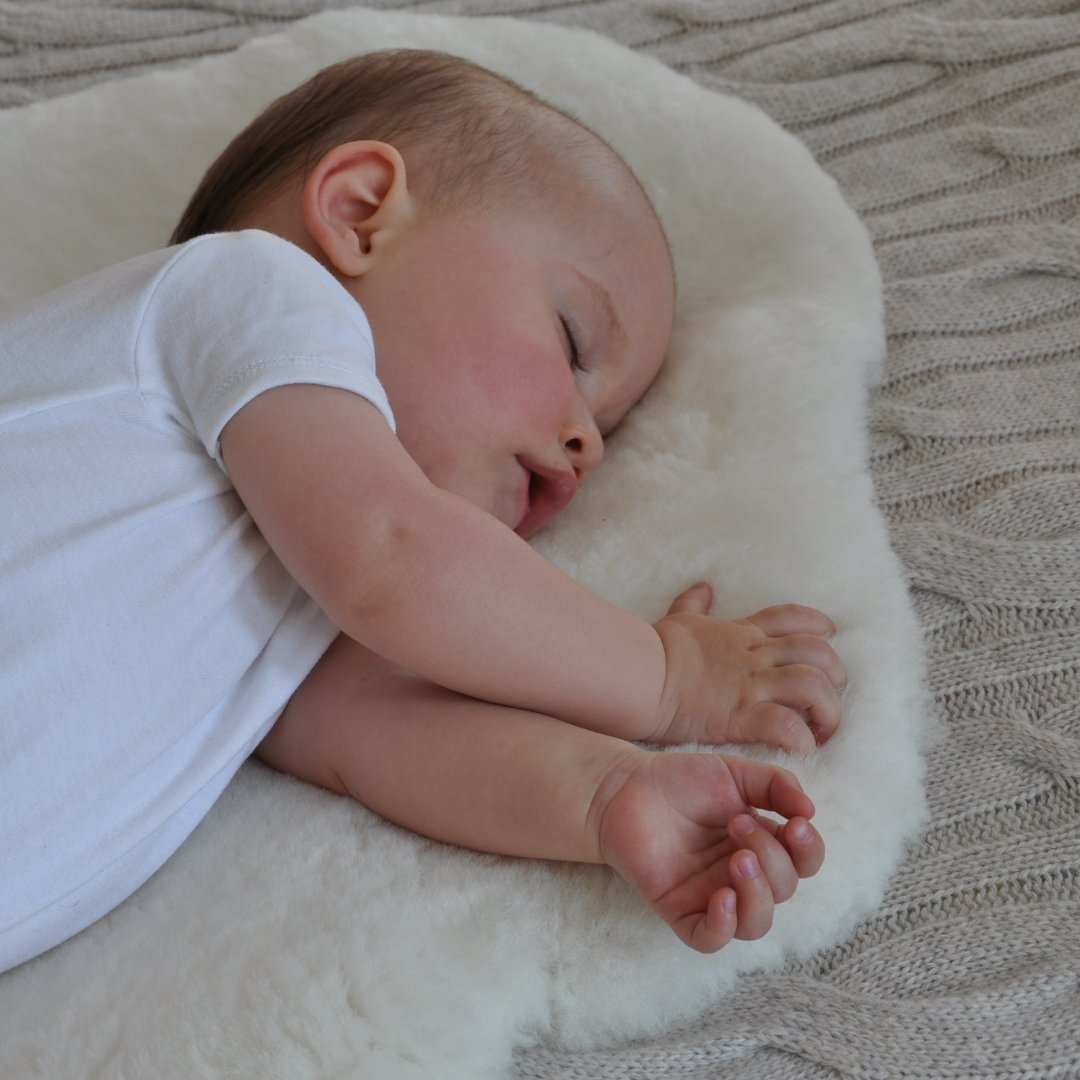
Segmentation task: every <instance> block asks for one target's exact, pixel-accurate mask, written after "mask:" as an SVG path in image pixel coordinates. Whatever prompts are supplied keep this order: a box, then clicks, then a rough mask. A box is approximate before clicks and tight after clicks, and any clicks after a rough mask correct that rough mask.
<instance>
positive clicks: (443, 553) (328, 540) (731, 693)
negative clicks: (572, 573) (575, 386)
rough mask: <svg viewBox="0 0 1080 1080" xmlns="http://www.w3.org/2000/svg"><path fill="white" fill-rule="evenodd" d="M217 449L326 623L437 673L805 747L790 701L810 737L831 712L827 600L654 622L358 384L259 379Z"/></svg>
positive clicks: (508, 698) (632, 734) (595, 717)
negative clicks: (823, 610)
mask: <svg viewBox="0 0 1080 1080" xmlns="http://www.w3.org/2000/svg"><path fill="white" fill-rule="evenodd" d="M448 407H450V406H449V405H448ZM221 447H222V453H223V457H224V460H225V463H226V466H227V467H228V469H229V472H230V475H231V477H232V480H233V483H234V484H235V486H236V489H237V491H238V493H239V495H240V497H241V499H242V500H243V501H244V504H245V505H246V507H247V508H248V510H249V511H250V513H251V515H252V517H253V519H254V520H255V522H256V524H257V525H258V526H259V528H260V529H261V530H262V532H263V534H264V536H265V537H266V539H267V541H268V542H269V544H270V546H271V548H272V549H273V550H274V551H275V553H276V554H277V555H278V557H279V558H280V559H281V560H282V562H283V563H284V564H285V566H286V567H287V568H288V569H289V570H290V572H291V573H292V574H293V576H294V577H295V578H296V579H297V580H298V581H299V582H300V584H301V585H302V586H303V587H304V588H305V589H306V590H307V592H308V593H310V594H311V596H313V597H314V598H315V600H316V601H317V602H318V603H319V604H320V606H322V607H323V609H324V610H325V611H326V612H327V613H328V614H329V615H330V617H331V618H332V619H333V620H334V622H335V624H336V625H337V626H338V627H339V628H340V629H341V630H343V631H344V632H345V633H346V634H348V635H349V636H350V637H352V638H353V639H354V640H356V641H359V642H361V643H362V644H364V645H367V646H368V647H369V648H371V649H372V650H373V651H375V652H376V653H378V654H380V655H382V656H385V657H387V658H388V659H389V660H391V661H392V662H394V663H395V664H399V665H400V666H402V667H403V668H406V669H408V670H410V671H415V672H417V673H418V674H420V675H422V676H424V677H425V678H427V679H429V680H431V681H432V682H434V683H436V684H438V685H440V686H445V687H448V688H449V689H452V690H456V691H459V692H460V693H463V694H466V695H468V696H470V697H475V698H479V699H483V700H486V701H492V702H497V703H500V704H504V705H510V706H515V707H518V708H522V709H526V710H532V711H535V712H539V713H543V714H545V715H549V716H555V717H558V718H560V719H563V720H568V721H571V722H573V723H576V724H580V725H582V726H585V727H588V728H590V729H592V730H594V731H597V732H601V733H607V734H613V735H618V736H620V737H623V738H628V739H639V740H656V741H669V742H670V741H677V742H686V741H691V740H700V741H711V742H724V741H733V740H738V741H766V742H771V743H773V744H775V745H779V746H783V747H785V748H787V749H793V750H803V751H806V750H809V749H812V748H813V745H814V735H813V734H812V733H811V732H810V730H809V729H808V728H807V726H806V724H805V723H804V722H803V720H802V717H801V711H805V712H806V713H807V714H808V716H809V719H810V721H811V723H812V724H813V725H815V727H816V734H817V736H818V738H819V739H824V738H827V737H828V736H829V735H830V734H831V732H832V730H833V729H834V728H835V726H836V723H837V722H838V720H839V708H838V704H837V701H836V691H835V689H834V686H833V685H831V684H830V680H832V683H833V684H836V685H839V684H840V683H841V682H842V676H843V669H842V667H840V664H839V661H838V660H836V657H835V654H833V653H832V650H831V649H830V648H829V647H828V645H827V644H825V642H824V640H823V639H821V638H820V635H821V634H823V633H827V632H828V631H829V630H830V629H831V623H829V621H828V620H827V619H825V618H824V616H821V615H820V614H819V613H817V612H812V611H810V610H809V609H805V608H795V607H788V608H775V609H769V610H768V611H767V612H762V613H759V615H757V616H752V617H751V619H750V620H745V621H744V622H742V623H732V622H728V621H725V620H720V619H712V618H708V617H707V616H706V615H704V614H703V611H704V610H705V609H706V608H707V606H708V600H707V599H705V603H704V607H701V605H700V599H701V598H700V596H697V595H695V596H693V597H691V598H690V600H684V601H681V603H682V607H681V608H678V609H673V611H672V613H671V614H670V615H669V616H668V617H667V618H665V619H662V620H660V622H659V623H657V625H656V627H655V628H654V627H652V626H650V625H649V624H648V623H647V622H645V621H644V620H642V619H639V618H637V617H636V616H634V615H631V614H630V613H628V612H626V611H623V610H622V609H620V608H618V607H616V606H614V605H612V604H609V603H607V602H606V601H604V600H602V599H601V598H600V597H598V596H596V595H595V594H593V593H591V592H589V591H588V590H587V589H585V588H584V587H582V586H581V585H579V584H577V583H576V582H574V581H573V580H572V579H571V578H569V577H568V576H567V575H565V574H563V573H562V572H561V571H559V570H558V569H556V568H555V567H554V566H553V565H551V564H550V563H548V562H547V561H546V560H545V559H543V558H542V557H541V556H540V555H538V554H537V553H536V552H535V551H534V550H533V549H532V548H530V547H529V546H528V544H526V543H525V542H524V541H523V540H521V539H520V538H519V537H518V536H516V535H515V534H514V533H513V532H512V531H511V530H510V529H508V528H506V526H504V525H502V524H500V523H499V522H498V521H497V520H496V519H495V518H493V517H492V516H491V515H490V514H487V513H484V512H483V511H481V510H479V509H478V508H477V507H475V506H473V505H472V504H470V503H469V502H467V501H466V500H465V499H463V498H460V497H458V496H456V495H453V494H451V493H449V492H446V491H442V490H441V489H439V488H437V487H435V486H434V485H433V484H432V483H431V482H430V481H429V480H428V479H427V478H426V477H425V476H424V474H423V472H422V471H421V470H420V468H419V466H417V464H416V463H415V462H414V461H413V460H412V459H411V458H410V457H409V455H408V454H407V453H406V452H405V450H404V448H403V447H402V445H401V443H400V442H399V441H398V439H397V437H396V436H395V435H394V434H393V432H391V430H390V429H389V427H388V426H387V424H386V423H385V421H384V420H383V419H382V417H381V416H380V415H379V413H378V412H377V411H376V409H375V408H374V407H373V406H371V405H370V404H368V403H367V402H365V401H364V400H363V399H362V398H360V397H358V396H356V395H354V394H351V393H349V392H347V391H344V390H336V389H331V388H326V387H321V386H310V385H299V386H285V387H279V388H277V389H275V390H270V391H267V392H266V393H263V394H261V395H259V396H258V397H256V398H255V399H254V400H253V401H252V402H250V403H249V404H247V405H246V406H245V407H243V408H242V409H241V410H240V411H239V412H238V413H237V414H236V416H234V417H233V419H232V420H231V421H230V422H229V423H228V424H227V425H226V427H225V429H224V431H223V433H222V436H221ZM448 452H451V449H450V448H448ZM509 464H510V466H511V468H516V467H515V466H513V463H512V462H510V463H509ZM523 475H524V473H523ZM823 665H825V666H828V668H829V671H828V673H826V671H825V670H824V667H823Z"/></svg>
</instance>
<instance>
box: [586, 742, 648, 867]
mask: <svg viewBox="0 0 1080 1080" xmlns="http://www.w3.org/2000/svg"><path fill="white" fill-rule="evenodd" d="M649 753H651V751H648V750H643V749H642V748H641V747H639V746H635V745H634V744H633V743H626V744H625V745H624V746H622V747H620V748H619V749H618V750H615V751H613V752H612V754H611V758H610V760H609V761H608V762H607V764H606V766H605V767H604V769H603V771H602V773H601V775H600V777H599V780H598V782H597V785H596V788H595V790H594V791H593V795H592V798H591V799H590V801H589V809H588V812H587V813H586V815H585V834H586V838H587V844H588V847H589V849H590V850H591V851H593V852H594V853H595V858H594V860H593V861H594V862H598V863H607V864H609V865H611V859H610V857H609V854H608V851H607V845H606V843H605V836H604V823H605V820H606V818H607V811H608V809H609V807H610V806H611V803H612V800H613V799H614V798H615V796H616V795H618V793H619V792H620V791H621V790H622V788H623V786H624V785H625V784H626V782H627V781H628V780H629V779H630V777H631V776H633V775H634V773H636V772H637V771H638V769H639V768H641V765H642V763H643V762H644V761H645V759H646V757H647V756H648V754H649Z"/></svg>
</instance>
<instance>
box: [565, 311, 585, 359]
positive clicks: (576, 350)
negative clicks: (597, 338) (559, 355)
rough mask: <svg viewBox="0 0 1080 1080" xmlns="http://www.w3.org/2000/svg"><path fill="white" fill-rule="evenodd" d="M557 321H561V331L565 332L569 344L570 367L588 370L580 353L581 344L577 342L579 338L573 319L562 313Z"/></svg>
mask: <svg viewBox="0 0 1080 1080" xmlns="http://www.w3.org/2000/svg"><path fill="white" fill-rule="evenodd" d="M559 321H560V322H561V323H562V328H563V333H564V334H566V340H567V343H568V344H569V346H570V367H572V368H573V369H574V371H588V365H587V364H586V363H585V360H584V357H583V355H582V352H581V346H580V345H579V344H578V340H579V339H578V335H577V331H576V329H575V327H574V322H573V320H572V319H568V318H567V317H566V316H565V315H562V316H560V317H559Z"/></svg>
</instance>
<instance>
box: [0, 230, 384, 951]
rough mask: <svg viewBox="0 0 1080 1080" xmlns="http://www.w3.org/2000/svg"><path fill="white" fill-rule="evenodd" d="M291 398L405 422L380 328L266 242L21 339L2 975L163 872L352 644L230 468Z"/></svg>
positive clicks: (88, 298)
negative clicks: (265, 535)
mask: <svg viewBox="0 0 1080 1080" xmlns="http://www.w3.org/2000/svg"><path fill="white" fill-rule="evenodd" d="M286 383H319V384H322V385H327V386H335V387H341V388H344V389H348V390H351V391H354V392H355V393H358V394H361V395H363V396H364V397H366V398H367V399H369V400H370V401H371V402H372V403H373V404H375V405H376V406H377V407H378V408H379V409H380V410H381V412H382V413H383V415H384V416H385V417H386V419H387V422H388V423H390V424H391V425H393V416H392V414H391V411H390V406H389V404H388V402H387V400H386V395H385V393H384V391H383V389H382V387H381V386H380V384H379V382H378V380H377V379H376V376H375V363H374V352H373V348H372V341H371V332H370V328H369V326H368V323H367V320H366V319H365V317H364V314H363V312H362V311H361V309H360V308H359V306H358V305H357V304H356V302H355V301H354V300H353V299H352V297H351V296H350V295H349V294H348V293H347V292H346V291H345V289H344V288H342V286H341V285H340V284H339V283H338V282H337V281H336V280H335V279H334V278H333V276H332V275H331V274H329V273H328V272H327V271H326V270H324V269H323V268H322V267H321V266H320V265H319V264H318V263H317V262H316V261H315V260H314V259H312V258H311V257H310V256H308V255H306V254H305V253H304V252H302V251H300V249H299V248H297V247H295V246H293V245H292V244H289V243H288V242H286V241H284V240H281V239H279V238H277V237H273V236H271V235H269V234H267V233H261V232H256V231H251V232H243V233H230V234H221V235H216V236H207V237H201V238H199V239H197V240H193V241H191V242H189V243H188V244H185V245H183V246H181V247H174V248H169V249H167V250H165V251H160V252H155V253H153V254H150V255H146V256H142V257H139V258H136V259H133V260H130V261H128V262H125V263H123V264H121V265H120V266H116V267H113V268H111V269H109V270H105V271H102V272H101V273H98V274H94V275H92V276H91V277H89V278H85V279H83V280H82V281H79V282H76V283H75V284H73V285H70V286H67V287H65V288H63V289H61V290H58V291H57V292H54V293H52V294H50V295H49V296H47V297H44V298H42V299H41V300H39V301H37V302H35V303H33V304H31V305H29V306H27V307H24V308H22V309H21V310H20V311H18V312H16V313H15V315H14V316H12V317H11V318H9V319H7V320H6V321H5V322H3V323H0V597H2V607H0V971H3V970H5V969H7V968H10V967H13V966H15V965H16V964H19V963H22V962H23V961H25V960H28V959H29V958H31V957H33V956H36V955H37V954H39V953H41V952H43V951H45V950H46V949H48V948H51V947H52V946H53V945H55V944H58V943H59V942H61V941H63V940H64V939H65V938H68V937H70V936H71V935H72V934H74V933H76V932H78V931H79V930H81V929H82V928H83V927H85V926H88V925H89V924H90V923H91V922H93V921H94V920H96V919H98V918H100V917H101V916H102V915H104V914H105V913H106V912H107V911H109V910H110V909H111V908H113V907H115V906H116V905H117V904H118V903H119V902H120V901H121V900H123V899H124V898H125V897H126V896H128V895H130V893H132V892H133V891H134V890H135V889H136V888H138V886H139V885H140V884H142V882H143V881H145V880H146V879H147V878H148V877H149V876H150V875H151V874H152V873H153V872H154V871H155V870H156V869H158V867H160V866H161V864H162V863H163V862H164V861H165V860H166V859H167V858H168V857H169V856H170V855H171V854H172V853H173V852H174V851H175V850H176V848H177V847H178V846H179V845H180V843H181V842H182V841H183V840H184V839H185V838H186V837H187V836H188V835H189V834H190V832H191V831H192V829H194V827H195V826H196V825H197V824H198V822H199V820H200V819H201V818H202V817H203V816H204V815H205V814H206V812H207V811H208V810H209V808H210V806H211V805H212V804H213V802H214V800H215V799H216V798H217V797H218V795H220V793H221V791H222V789H223V788H224V787H225V785H226V784H227V783H228V781H229V779H230V778H231V777H232V776H233V774H234V773H235V772H236V770H237V769H238V768H239V766H240V765H241V763H242V762H243V761H244V759H245V758H246V757H248V755H249V754H250V753H251V752H252V750H253V749H254V748H255V747H256V746H257V744H258V743H259V741H260V740H261V739H262V738H263V736H264V735H265V734H266V732H267V731H268V730H269V729H270V727H271V726H272V724H273V722H274V720H275V719H276V718H277V716H278V714H279V713H280V711H281V709H282V708H283V707H284V705H285V703H286V702H287V701H288V699H289V697H290V696H291V695H292V693H293V692H294V691H295V689H296V688H297V686H298V685H299V684H300V683H301V681H302V680H303V679H304V677H305V676H306V675H307V673H308V672H309V671H310V670H311V668H312V667H313V665H314V664H315V662H316V660H318V658H319V657H320V656H321V654H322V653H323V652H324V651H325V649H326V647H327V646H328V645H329V643H330V642H331V640H332V639H333V638H334V636H335V629H334V627H333V625H332V624H331V623H330V621H329V620H328V619H327V617H326V616H325V615H324V614H323V613H322V611H321V610H320V609H319V608H318V607H316V605H315V604H314V602H313V601H312V600H311V599H310V598H309V597H308V596H307V595H306V594H305V593H303V592H302V591H301V590H300V589H299V587H298V586H297V585H296V583H295V582H294V581H293V580H292V579H291V578H290V577H289V575H288V574H287V573H286V571H285V569H284V567H283V566H282V565H281V563H280V562H279V561H278V560H277V558H276V557H275V556H274V555H273V554H272V553H271V552H270V550H269V549H268V547H267V545H266V543H265V542H264V541H263V539H262V537H261V535H260V534H259V532H258V530H257V529H256V528H255V526H254V525H253V523H252V521H251V518H250V517H249V516H248V514H247V513H246V512H245V510H244V507H243V506H242V504H241V503H240V500H239V499H238V497H237V495H236V493H235V491H234V490H233V487H232V484H231V483H230V481H229V477H228V475H227V474H226V472H225V468H224V465H223V463H222V461H221V456H220V450H219V447H218V437H219V435H220V433H221V429H222V428H223V427H224V425H225V423H226V422H227V421H228V420H229V419H230V417H231V416H233V415H234V414H235V413H236V411H237V410H238V409H240V408H241V407H242V406H243V405H244V404H245V403H246V402H248V401H250V400H251V399H252V398H253V397H255V396H256V395H257V394H259V393H261V392H262V391H264V390H267V389H269V388H271V387H274V386H280V385H283V384H286ZM317 422H318V421H317V418H315V419H313V423H317Z"/></svg>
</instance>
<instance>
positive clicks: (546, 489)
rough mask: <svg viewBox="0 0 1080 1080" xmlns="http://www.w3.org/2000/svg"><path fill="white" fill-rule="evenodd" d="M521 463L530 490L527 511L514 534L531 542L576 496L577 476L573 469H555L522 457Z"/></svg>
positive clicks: (519, 462) (526, 505) (519, 461)
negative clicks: (526, 475)
mask: <svg viewBox="0 0 1080 1080" xmlns="http://www.w3.org/2000/svg"><path fill="white" fill-rule="evenodd" d="M518 464H519V465H521V467H522V468H523V469H525V470H526V472H527V473H528V474H529V488H528V496H527V499H526V504H525V512H524V514H523V516H522V518H521V520H520V521H519V522H518V524H517V528H516V529H515V530H514V531H515V532H516V533H517V534H518V535H519V536H523V537H525V539H528V538H529V537H530V536H533V535H534V534H535V533H537V532H539V531H540V529H542V528H543V527H544V526H545V525H546V524H547V523H548V522H549V521H550V520H551V519H552V518H553V517H555V515H556V514H558V513H559V512H560V511H561V510H562V509H563V508H564V507H565V506H566V504H567V503H569V502H570V500H571V499H572V498H573V497H574V492H575V491H577V477H576V476H575V475H574V473H573V471H572V470H569V469H553V468H550V467H547V466H544V465H540V464H538V463H536V462H532V461H528V460H527V459H522V458H519V459H518Z"/></svg>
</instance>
